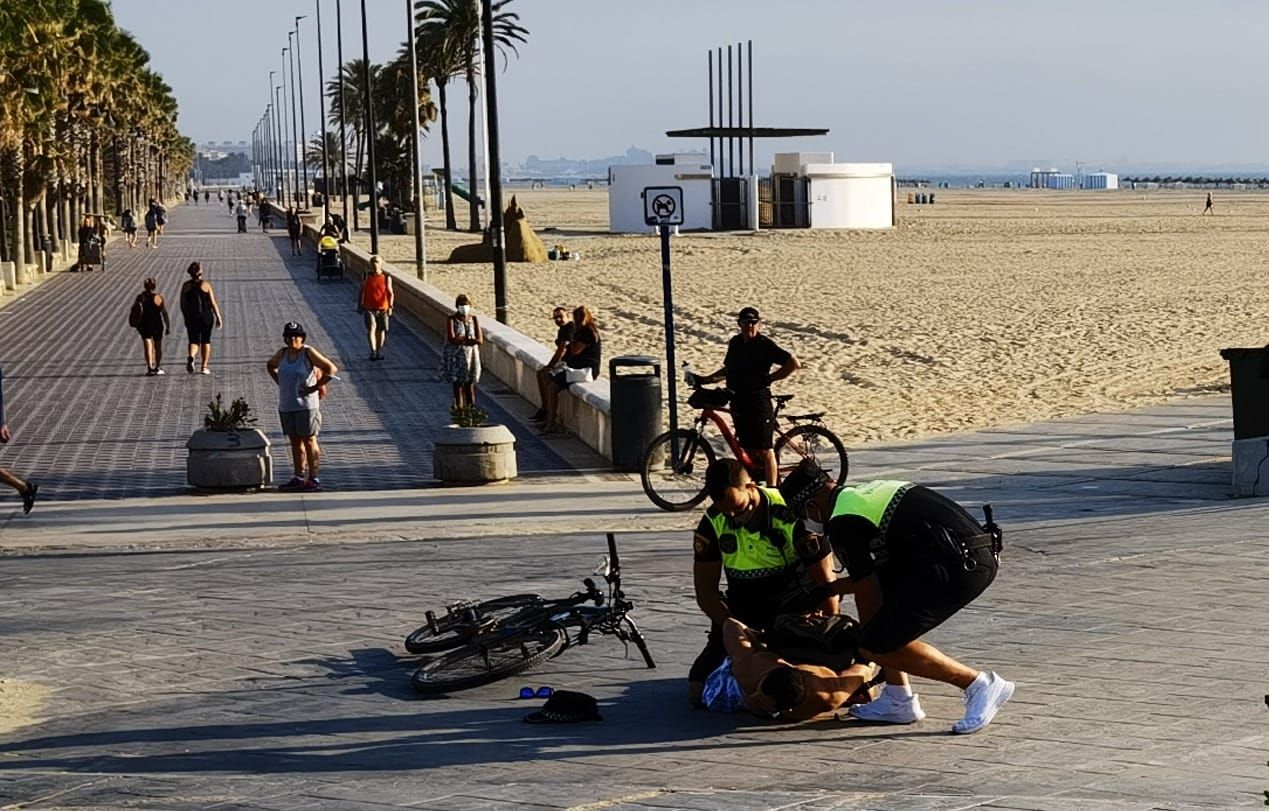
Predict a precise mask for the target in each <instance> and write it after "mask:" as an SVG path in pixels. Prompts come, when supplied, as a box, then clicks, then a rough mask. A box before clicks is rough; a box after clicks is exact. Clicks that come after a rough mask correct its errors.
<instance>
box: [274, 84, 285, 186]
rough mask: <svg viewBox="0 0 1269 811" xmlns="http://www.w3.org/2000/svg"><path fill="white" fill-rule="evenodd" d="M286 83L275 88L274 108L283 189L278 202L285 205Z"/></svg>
mask: <svg viewBox="0 0 1269 811" xmlns="http://www.w3.org/2000/svg"><path fill="white" fill-rule="evenodd" d="M284 84H286V82H283V83H282V84H280V85H278V86H277V87H275V88H273V101H274V105H275V106H274V108H273V113H274V115H273V117H274V119H276V120H277V122H278V178H279V182H280V188H281V191H282V193H281V195H279V196H278V202H279V203H281V204H282V205H284V206H285V205H286V152H285V151H284V150H285V144H286V128H285V127H284V125H283V121H284V120H285V119H286V114H285V113H284V112H283V110H285V109H286V108H285V107H283V106H282V85H284Z"/></svg>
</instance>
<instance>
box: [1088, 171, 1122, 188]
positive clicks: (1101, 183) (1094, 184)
mask: <svg viewBox="0 0 1269 811" xmlns="http://www.w3.org/2000/svg"><path fill="white" fill-rule="evenodd" d="M1084 188H1086V189H1117V188H1119V175H1117V174H1115V173H1114V172H1093V173H1092V174H1088V175H1084Z"/></svg>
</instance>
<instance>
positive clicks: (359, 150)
mask: <svg viewBox="0 0 1269 811" xmlns="http://www.w3.org/2000/svg"><path fill="white" fill-rule="evenodd" d="M364 61H365V60H362V59H353V60H350V61H349V62H347V63H345V64H344V65H343V66H342V67H341V68H340V71H339V75H338V76H336V77H335V78H333V79H331V80H329V81H328V82H327V83H326V93H327V95H329V96H330V97H331V106H330V111H329V113H328V114H327V118H328V119H329V121H330V123H332V124H336V125H338V124H339V119H340V115H341V113H343V112H344V111H343V108H342V107H341V106H340V103H339V85H340V82H343V85H344V104H347V105H348V110H347V112H346V114H344V118H345V121H347V123H349V124H351V125H352V128H353V143H354V144H355V145H356V148H355V155H354V157H353V177H354V178H355V180H354V181H353V189H352V192H353V214H352V216H353V224H354V227H356V217H357V214H356V209H357V192H358V191H360V189H361V185H362V173H363V169H364V167H363V166H362V162H361V160H362V156H363V154H364V152H365V147H366V119H365V114H364V111H365V109H366V108H365V103H366V99H367V98H369V97H373V95H374V94H373V92H370V93H367V92H366V88H365V87H363V83H362V70H361V65H362V63H363V62H364ZM382 69H383V68H382V66H381V65H376V64H374V63H371V64H370V88H371V90H373V88H374V87H375V85H376V82H377V79H378V76H379V71H381V70H382Z"/></svg>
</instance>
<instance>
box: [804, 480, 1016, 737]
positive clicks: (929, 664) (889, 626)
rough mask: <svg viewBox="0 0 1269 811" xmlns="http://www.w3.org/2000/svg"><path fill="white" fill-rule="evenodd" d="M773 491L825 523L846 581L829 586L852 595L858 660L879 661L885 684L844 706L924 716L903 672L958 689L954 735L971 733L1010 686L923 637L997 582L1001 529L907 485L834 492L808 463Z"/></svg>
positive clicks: (857, 712)
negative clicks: (863, 700)
mask: <svg viewBox="0 0 1269 811" xmlns="http://www.w3.org/2000/svg"><path fill="white" fill-rule="evenodd" d="M780 491H781V493H782V494H783V496H784V499H785V501H786V503H787V504H788V505H789V507H790V508H791V510H792V511H793V512H794V514H795V515H800V516H802V517H804V518H805V519H806V520H807V521H814V522H819V523H822V524H823V525H824V529H825V533H826V535H827V536H828V540H829V542H830V544H831V545H832V550H833V552H834V553H836V555H837V557H838V558H839V559H840V560H841V561H842V562H843V563H844V564H845V565H846V570H847V571H848V572H849V574H850V577H849V578H846V579H839V580H836V581H834V582H833V584H832V585H831V586H830V587H829V588H830V589H831V590H832V591H834V592H835V593H837V594H854V595H855V605H856V606H857V608H858V609H859V619H860V622H861V623H862V625H861V626H860V628H859V637H858V647H859V655H860V656H861V657H862V658H865V659H869V660H871V661H873V662H875V663H877V664H878V665H881V667H882V669H883V672H884V675H885V678H886V687H885V689H884V690H882V693H881V695H880V696H879V697H878V698H877V699H875V700H874V701H872V702H870V703H868V704H862V705H859V706H854V707H851V708H850V714H851V715H853V716H855V717H856V718H859V719H861V720H864V721H871V722H874V723H889V724H912V723H915V722H917V721H920V720H921V719H922V718H924V717H925V712H924V711H923V710H922V709H921V704H920V702H919V701H918V700H917V696H916V694H914V693H913V692H912V687H911V686H910V685H909V683H908V677H907V674H909V673H910V674H912V675H914V676H921V677H922V678H926V679H931V680H933V681H941V682H944V683H946V684H952V685H955V686H956V687H959V688H960V689H961V690H963V691H964V701H965V716H964V717H963V718H961V720H959V721H957V722H956V723H954V724H953V725H952V732H954V733H958V734H968V733H971V732H978V731H979V730H981V729H983V728H984V727H986V726H987V725H988V724H990V723H991V721H992V719H993V718H994V717H995V716H996V712H997V711H998V710H999V709H1000V708H1001V707H1003V706H1004V705H1005V703H1006V702H1007V701H1009V699H1010V698H1011V697H1012V696H1013V691H1014V684H1013V682H1010V681H1006V680H1005V679H1003V678H1001V677H1000V676H998V675H997V674H996V673H994V672H987V671H982V670H974V669H973V668H970V667H967V666H965V665H963V664H961V663H960V662H958V661H956V660H955V659H953V658H952V657H950V656H948V655H946V654H944V653H943V652H942V651H940V650H939V649H938V648H935V647H934V646H933V645H930V644H928V643H926V642H923V641H921V637H922V636H923V635H925V634H926V633H928V632H929V631H931V630H933V629H934V628H936V627H938V626H939V625H941V624H942V623H943V622H944V621H946V620H947V619H948V618H950V617H951V616H952V615H953V614H955V613H956V612H958V611H960V610H961V609H962V608H964V607H965V606H967V605H969V604H970V603H971V602H972V601H974V600H975V599H977V598H978V596H979V595H980V594H982V593H983V592H984V591H986V589H987V587H988V586H990V585H991V583H992V581H993V580H995V578H996V571H997V569H998V566H999V560H998V558H999V554H1000V546H1001V534H1000V529H999V527H997V526H996V525H995V523H994V522H992V520H991V517H990V512H989V511H988V513H987V526H986V528H984V527H982V526H979V524H978V522H977V521H975V520H974V518H973V517H972V516H971V515H970V514H969V513H968V512H966V511H965V509H964V508H962V507H961V506H960V505H959V504H957V503H956V502H954V501H952V500H951V499H949V498H947V497H945V496H943V495H941V494H939V493H937V492H935V491H934V490H931V489H929V488H928V487H922V486H920V485H917V484H912V483H911V482H902V481H872V482H862V483H860V484H855V485H851V486H849V487H841V488H836V489H834V488H833V487H832V486H831V484H830V482H829V477H828V476H827V475H826V474H825V473H824V472H823V471H822V470H820V469H819V468H818V467H817V466H816V465H815V464H814V463H813V462H811V461H809V460H808V461H804V462H802V463H801V464H800V465H798V467H797V469H796V470H794V471H793V472H791V473H790V474H789V475H788V476H786V477H785V480H784V482H783V483H782V484H781V485H780Z"/></svg>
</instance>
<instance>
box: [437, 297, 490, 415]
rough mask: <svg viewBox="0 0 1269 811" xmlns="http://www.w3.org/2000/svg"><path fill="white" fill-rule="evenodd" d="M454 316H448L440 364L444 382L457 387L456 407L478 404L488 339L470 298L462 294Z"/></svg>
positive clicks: (455, 303) (455, 389)
mask: <svg viewBox="0 0 1269 811" xmlns="http://www.w3.org/2000/svg"><path fill="white" fill-rule="evenodd" d="M454 310H455V312H454V314H453V315H451V316H450V317H449V324H448V328H447V329H446V335H445V349H444V350H442V351H441V362H442V364H443V366H444V369H445V379H446V380H448V381H449V382H450V383H451V384H452V385H453V387H454V405H456V406H459V407H460V408H461V407H463V406H471V405H475V404H476V384H477V383H478V382H480V371H481V370H480V345H481V344H482V343H484V340H485V336H484V333H483V332H481V329H480V321H478V320H477V319H476V316H475V315H473V314H472V306H471V299H470V298H468V296H467V294H466V293H462V294H460V295H459V296H458V298H456V299H454Z"/></svg>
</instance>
